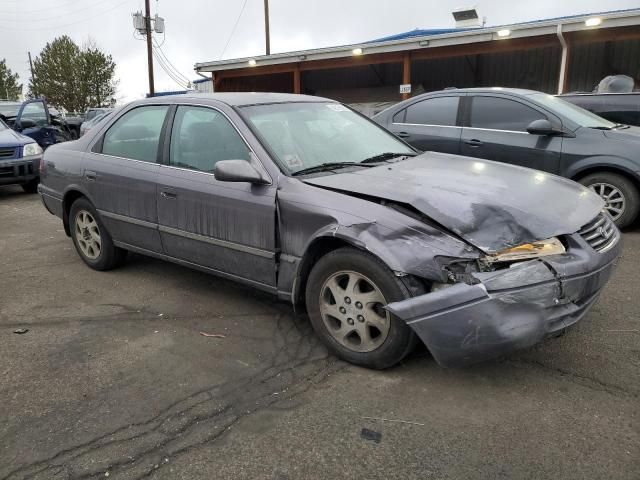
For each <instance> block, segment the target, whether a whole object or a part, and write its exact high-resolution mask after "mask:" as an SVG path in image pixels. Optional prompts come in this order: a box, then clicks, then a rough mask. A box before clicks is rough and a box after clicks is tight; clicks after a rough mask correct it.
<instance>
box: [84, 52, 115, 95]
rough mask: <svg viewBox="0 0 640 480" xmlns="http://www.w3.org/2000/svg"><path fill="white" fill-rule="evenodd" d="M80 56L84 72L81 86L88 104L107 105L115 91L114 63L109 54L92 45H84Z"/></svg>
mask: <svg viewBox="0 0 640 480" xmlns="http://www.w3.org/2000/svg"><path fill="white" fill-rule="evenodd" d="M81 58H82V71H83V72H84V76H83V77H82V87H83V89H84V91H83V93H84V96H85V98H86V99H87V104H88V106H91V107H108V106H109V105H110V103H111V99H112V98H113V96H114V95H115V93H116V81H115V80H114V74H115V69H116V64H115V63H114V61H113V59H112V58H111V55H107V54H105V53H104V52H102V51H100V49H98V48H97V47H95V46H94V45H89V46H87V47H85V49H84V50H83V51H82V55H81Z"/></svg>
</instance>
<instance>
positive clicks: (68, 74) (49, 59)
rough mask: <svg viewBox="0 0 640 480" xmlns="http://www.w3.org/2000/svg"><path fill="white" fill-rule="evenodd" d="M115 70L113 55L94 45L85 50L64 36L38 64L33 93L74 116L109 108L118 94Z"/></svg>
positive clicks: (35, 68) (42, 56) (90, 44)
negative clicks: (114, 96)
mask: <svg viewBox="0 0 640 480" xmlns="http://www.w3.org/2000/svg"><path fill="white" fill-rule="evenodd" d="M115 67H116V65H115V63H114V62H113V59H112V58H111V55H108V54H106V53H104V52H102V51H101V50H100V49H99V48H97V47H96V46H95V45H93V44H92V43H91V42H90V43H89V45H87V46H86V47H84V48H82V49H81V48H80V47H79V46H78V45H77V44H76V43H75V42H74V41H73V40H71V38H69V37H68V36H66V35H63V36H62V37H59V38H56V39H55V40H53V41H52V42H50V43H47V45H46V46H45V47H44V49H43V50H42V52H40V55H39V56H38V57H36V59H35V60H34V62H33V70H34V77H35V81H34V79H32V80H31V83H30V85H29V93H30V95H31V96H44V97H45V98H46V99H47V101H48V102H49V103H50V104H51V105H54V106H56V107H58V108H64V109H65V110H67V111H70V112H81V111H84V110H86V109H87V108H88V107H98V106H106V105H109V103H110V101H111V98H112V97H113V95H114V94H115V88H116V81H115V79H114V74H115Z"/></svg>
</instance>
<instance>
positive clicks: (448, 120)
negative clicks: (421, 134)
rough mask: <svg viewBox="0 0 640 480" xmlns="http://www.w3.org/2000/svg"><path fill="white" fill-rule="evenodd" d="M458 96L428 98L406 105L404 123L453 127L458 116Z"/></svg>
mask: <svg viewBox="0 0 640 480" xmlns="http://www.w3.org/2000/svg"><path fill="white" fill-rule="evenodd" d="M459 101H460V100H459V97H435V98H428V99H426V100H423V101H421V102H418V103H414V104H413V105H410V106H409V107H407V113H406V117H405V120H404V123H415V124H420V125H442V126H449V127H453V126H455V125H456V119H457V117H458V102H459Z"/></svg>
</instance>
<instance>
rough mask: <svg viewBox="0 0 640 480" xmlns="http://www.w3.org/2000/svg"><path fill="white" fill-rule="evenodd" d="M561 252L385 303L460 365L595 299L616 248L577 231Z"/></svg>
mask: <svg viewBox="0 0 640 480" xmlns="http://www.w3.org/2000/svg"><path fill="white" fill-rule="evenodd" d="M570 243H571V244H572V247H571V248H570V249H569V250H568V252H567V253H566V254H563V255H557V256H553V257H546V258H545V259H540V260H531V261H528V262H522V263H519V264H515V265H514V266H512V267H511V268H508V269H505V270H499V271H496V272H488V273H478V274H475V275H474V276H475V277H476V278H477V279H478V280H479V282H480V283H478V284H475V285H468V284H466V283H459V284H455V285H453V286H452V287H450V288H446V289H444V290H439V291H436V292H432V293H428V294H426V295H421V296H419V297H414V298H410V299H408V300H404V301H401V302H396V303H392V304H389V305H388V307H387V308H388V309H389V311H391V312H392V313H393V314H394V315H396V316H398V317H400V318H401V319H403V320H405V321H406V322H407V324H408V325H409V326H411V328H412V329H413V330H414V332H415V333H416V334H417V335H418V337H420V339H421V340H422V341H423V342H424V343H425V345H426V346H427V347H428V348H429V350H430V352H431V354H432V355H433V357H434V358H435V360H436V361H437V362H438V363H439V364H440V365H442V366H446V367H455V366H463V365H468V364H472V363H476V362H480V361H483V360H488V359H491V358H495V357H498V356H500V355H503V354H506V353H509V352H512V351H514V350H517V349H521V348H525V347H529V346H531V345H534V344H536V343H538V342H540V341H541V340H542V339H544V338H545V337H548V336H552V335H554V334H555V333H557V332H560V331H562V330H564V329H566V328H568V327H570V326H572V325H573V324H575V323H576V322H578V321H579V320H580V319H581V318H582V317H583V316H584V315H585V314H586V313H587V312H588V311H589V309H590V308H591V307H592V306H593V305H594V304H595V302H596V300H597V299H598V296H599V294H600V292H601V291H602V289H603V287H604V286H605V284H606V283H607V281H608V280H609V278H610V277H611V274H612V273H613V270H614V267H615V261H616V259H617V257H618V256H619V254H620V250H621V242H620V241H618V242H617V243H616V245H614V246H613V248H611V249H610V250H608V251H607V252H606V253H604V254H600V253H597V252H595V251H594V250H592V249H591V248H590V247H589V246H588V245H586V243H585V242H584V241H583V240H582V239H581V238H580V237H579V236H577V235H575V236H573V237H571V240H570Z"/></svg>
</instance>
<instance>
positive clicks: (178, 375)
mask: <svg viewBox="0 0 640 480" xmlns="http://www.w3.org/2000/svg"><path fill="white" fill-rule="evenodd" d="M623 240H624V242H625V248H624V254H623V257H622V258H621V259H620V261H619V266H618V269H617V271H616V273H615V275H614V277H613V279H612V280H611V282H610V283H609V285H608V287H607V288H606V290H605V292H604V293H603V295H602V296H601V298H600V300H599V302H598V303H597V305H596V306H595V307H594V309H593V310H592V311H591V312H590V313H589V314H588V315H587V316H586V317H585V318H584V319H583V320H582V321H581V322H580V323H579V324H578V325H577V326H576V327H574V328H573V329H571V330H570V331H568V332H567V333H566V334H565V335H563V336H561V337H559V338H553V339H549V340H547V341H545V342H544V343H542V344H540V345H538V346H536V347H534V348H531V349H528V350H526V351H522V352H518V353H516V354H513V355H510V356H508V357H505V358H501V359H499V360H496V361H492V362H487V363H484V364H480V365H476V366H473V367H470V368H465V369H449V370H447V369H442V368H440V367H438V366H437V365H436V364H435V362H434V361H433V360H432V359H431V357H430V356H429V354H428V353H427V352H426V351H425V350H424V349H422V350H418V351H416V352H415V353H414V354H413V355H412V356H411V357H410V358H409V359H408V360H407V361H405V362H404V363H403V364H402V365H400V366H398V367H395V368H392V369H389V370H385V371H371V370H366V369H362V368H358V367H354V366H351V365H348V364H346V363H344V362H341V361H339V360H337V359H336V358H334V357H332V356H330V355H329V354H328V353H327V351H326V350H325V349H324V348H323V347H322V346H321V345H320V344H319V343H318V341H317V340H316V338H315V336H314V335H313V332H312V331H311V328H310V326H309V323H308V320H307V319H306V318H304V317H302V316H295V315H294V314H293V312H292V310H291V308H290V307H289V306H288V305H287V304H284V303H280V302H277V301H275V300H274V299H273V298H271V297H269V296H268V295H264V294H261V293H257V292H255V291H253V290H251V289H248V288H245V287H242V286H238V285H236V284H233V283H231V282H228V281H225V280H220V279H218V278H216V277H213V276H209V275H206V274H203V273H200V272H196V271H192V270H189V269H186V268H183V267H180V266H176V265H172V264H169V263H165V262H162V261H158V260H153V259H150V258H146V257H143V256H139V255H131V256H130V258H129V261H128V263H127V264H126V265H125V266H124V267H122V268H120V269H117V270H114V271H111V272H95V271H92V270H90V269H89V268H88V267H86V266H85V265H84V263H82V261H81V260H80V258H79V257H78V256H77V254H76V252H75V250H74V249H73V245H72V243H71V240H70V239H69V238H68V237H67V236H66V235H65V233H64V231H63V229H62V224H61V222H60V221H59V219H58V218H56V217H53V216H52V215H50V214H49V213H48V212H46V211H45V209H44V207H42V205H41V204H40V200H39V198H38V196H37V195H28V194H24V193H22V190H21V189H20V188H19V187H3V188H0V479H2V480H5V479H6V480H9V479H11V480H14V479H27V478H28V479H34V480H40V479H43V480H44V479H46V480H62V479H94V478H95V479H97V478H102V479H103V478H109V479H141V478H150V479H154V480H159V479H185V480H186V479H189V480H195V479H207V480H209V479H274V480H286V479H290V480H294V479H332V478H350V479H392V478H393V479H394V478H401V479H475V480H477V479H502V478H504V479H536V480H540V479H558V478H562V479H563V480H568V479H602V478H611V479H638V478H640V288H639V285H640V280H639V278H638V270H639V269H640V260H639V259H640V229H637V228H636V229H635V230H633V229H632V230H630V231H627V232H625V234H624V238H623ZM19 329H28V331H27V332H26V333H22V334H19V333H14V332H15V331H19ZM203 334H206V335H203ZM211 335H214V336H211Z"/></svg>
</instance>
